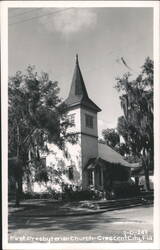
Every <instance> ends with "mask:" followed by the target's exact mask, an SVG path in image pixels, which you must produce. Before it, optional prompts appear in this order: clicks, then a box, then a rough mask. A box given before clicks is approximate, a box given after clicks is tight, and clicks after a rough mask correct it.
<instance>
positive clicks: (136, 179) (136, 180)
mask: <svg viewBox="0 0 160 250" xmlns="http://www.w3.org/2000/svg"><path fill="white" fill-rule="evenodd" d="M135 184H136V186H137V187H138V185H139V176H135Z"/></svg>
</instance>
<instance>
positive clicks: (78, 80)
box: [65, 54, 101, 112]
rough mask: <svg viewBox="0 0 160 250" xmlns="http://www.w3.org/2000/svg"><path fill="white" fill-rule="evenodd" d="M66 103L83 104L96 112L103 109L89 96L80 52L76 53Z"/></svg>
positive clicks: (70, 105) (69, 105) (71, 105)
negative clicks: (79, 55) (79, 57)
mask: <svg viewBox="0 0 160 250" xmlns="http://www.w3.org/2000/svg"><path fill="white" fill-rule="evenodd" d="M65 103H66V104H67V106H68V107H73V106H77V105H81V106H85V107H87V108H89V109H92V110H94V111H96V112H99V111H101V109H100V108H99V107H98V106H97V105H96V104H95V103H94V102H92V101H91V99H90V98H89V97H88V93H87V90H86V86H85V83H84V80H83V77H82V73H81V70H80V66H79V60H78V54H76V65H75V69H74V73H73V78H72V83H71V88H70V92H69V96H68V98H67V99H66V101H65Z"/></svg>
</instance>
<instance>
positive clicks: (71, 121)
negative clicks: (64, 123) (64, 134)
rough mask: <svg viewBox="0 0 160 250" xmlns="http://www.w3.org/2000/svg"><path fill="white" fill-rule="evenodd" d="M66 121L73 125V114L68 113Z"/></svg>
mask: <svg viewBox="0 0 160 250" xmlns="http://www.w3.org/2000/svg"><path fill="white" fill-rule="evenodd" d="M67 118H68V122H69V123H70V124H71V126H75V114H70V115H68V117H67Z"/></svg>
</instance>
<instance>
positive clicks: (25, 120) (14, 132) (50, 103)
mask: <svg viewBox="0 0 160 250" xmlns="http://www.w3.org/2000/svg"><path fill="white" fill-rule="evenodd" d="M58 95H59V88H58V83H57V82H55V81H51V80H50V79H49V76H48V74H47V73H44V72H43V73H42V74H41V75H40V76H38V74H37V73H36V72H35V68H34V67H32V66H29V67H28V68H27V70H26V74H22V72H20V71H18V72H17V73H16V74H15V76H13V77H10V78H9V83H8V99H9V107H8V127H9V129H8V148H9V153H10V154H11V155H12V156H16V160H15V166H16V167H15V176H17V178H15V181H16V205H17V206H18V205H19V201H20V194H21V192H22V176H23V174H24V172H27V171H29V169H28V167H29V163H30V162H31V163H32V166H33V165H34V166H37V165H40V164H41V159H40V152H43V151H46V150H47V144H46V142H54V143H56V144H57V145H58V146H59V147H61V148H63V145H64V140H65V138H66V136H67V134H66V129H67V126H68V122H67V121H66V117H65V111H66V109H65V105H64V104H61V100H60V98H59V96H58ZM60 104H61V105H60ZM41 170H42V169H41ZM42 176H43V174H41V175H40V177H41V178H42ZM45 178H47V177H45Z"/></svg>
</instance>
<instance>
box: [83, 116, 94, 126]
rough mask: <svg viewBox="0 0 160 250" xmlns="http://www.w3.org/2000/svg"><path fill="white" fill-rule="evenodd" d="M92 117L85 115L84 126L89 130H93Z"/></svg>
mask: <svg viewBox="0 0 160 250" xmlns="http://www.w3.org/2000/svg"><path fill="white" fill-rule="evenodd" d="M93 118H94V117H93V116H92V115H90V114H85V125H86V127H87V128H91V129H93V128H94V126H93Z"/></svg>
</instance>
